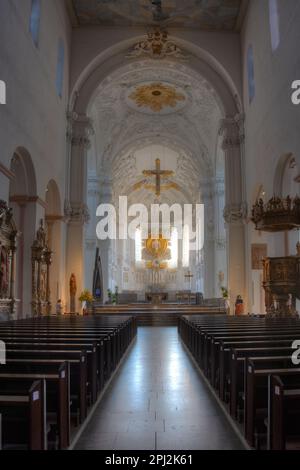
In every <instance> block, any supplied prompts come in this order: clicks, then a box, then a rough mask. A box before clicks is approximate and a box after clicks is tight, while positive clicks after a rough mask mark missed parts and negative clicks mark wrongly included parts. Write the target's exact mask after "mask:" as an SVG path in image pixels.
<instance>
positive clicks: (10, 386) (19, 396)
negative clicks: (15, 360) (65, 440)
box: [0, 376, 46, 450]
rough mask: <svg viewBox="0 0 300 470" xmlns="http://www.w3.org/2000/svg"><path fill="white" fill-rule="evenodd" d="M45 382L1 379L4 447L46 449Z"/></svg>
mask: <svg viewBox="0 0 300 470" xmlns="http://www.w3.org/2000/svg"><path fill="white" fill-rule="evenodd" d="M45 403H46V393H45V381H44V380H43V379H40V380H34V381H32V380H31V379H30V378H26V379H23V378H22V379H20V378H19V377H18V378H14V377H9V376H7V377H5V379H3V377H1V376H0V414H1V415H2V439H3V448H4V449H5V448H9V447H8V446H10V448H12V447H14V446H16V445H17V446H20V445H22V446H25V448H27V449H28V450H45V442H46V425H45V421H46V420H45Z"/></svg>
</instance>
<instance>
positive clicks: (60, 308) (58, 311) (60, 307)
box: [56, 299, 63, 316]
mask: <svg viewBox="0 0 300 470" xmlns="http://www.w3.org/2000/svg"><path fill="white" fill-rule="evenodd" d="M62 314H63V303H62V301H61V299H58V301H57V304H56V315H58V316H60V315H62Z"/></svg>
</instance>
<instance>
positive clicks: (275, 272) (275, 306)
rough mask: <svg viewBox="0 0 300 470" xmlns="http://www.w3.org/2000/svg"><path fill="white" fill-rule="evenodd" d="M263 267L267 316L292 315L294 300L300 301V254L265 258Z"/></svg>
mask: <svg viewBox="0 0 300 470" xmlns="http://www.w3.org/2000/svg"><path fill="white" fill-rule="evenodd" d="M298 250H299V246H298ZM263 267H264V279H263V286H264V289H265V293H266V310H267V314H268V315H276V316H291V315H293V314H294V313H295V311H296V309H295V306H296V298H298V299H300V253H299V254H298V255H297V256H286V257H277V258H266V259H264V260H263Z"/></svg>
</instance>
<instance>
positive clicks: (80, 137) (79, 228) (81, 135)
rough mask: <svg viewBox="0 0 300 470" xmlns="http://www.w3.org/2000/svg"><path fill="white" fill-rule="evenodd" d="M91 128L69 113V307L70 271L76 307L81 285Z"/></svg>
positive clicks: (87, 217) (67, 260)
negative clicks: (75, 288) (71, 118)
mask: <svg viewBox="0 0 300 470" xmlns="http://www.w3.org/2000/svg"><path fill="white" fill-rule="evenodd" d="M92 132H93V130H92V125H91V121H90V119H89V118H88V117H87V116H85V115H83V116H73V126H72V132H71V133H69V134H68V137H69V144H70V146H71V161H70V188H69V199H68V200H67V201H66V204H65V215H66V218H67V220H68V229H67V244H66V247H67V249H66V299H67V305H68V306H69V307H70V305H69V304H70V293H69V280H70V277H71V274H72V273H74V274H75V276H76V281H77V294H76V297H77V298H76V307H77V311H80V310H79V308H80V305H79V301H78V297H79V295H80V293H81V291H82V290H83V288H84V224H85V223H87V222H88V221H89V211H88V208H87V151H88V149H89V146H90V135H91V133H92Z"/></svg>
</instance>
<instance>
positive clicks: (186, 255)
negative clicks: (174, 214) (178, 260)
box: [182, 225, 190, 268]
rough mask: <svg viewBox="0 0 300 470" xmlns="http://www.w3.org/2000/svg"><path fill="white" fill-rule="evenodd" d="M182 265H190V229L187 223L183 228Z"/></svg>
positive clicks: (186, 266)
mask: <svg viewBox="0 0 300 470" xmlns="http://www.w3.org/2000/svg"><path fill="white" fill-rule="evenodd" d="M182 266H183V267H184V268H188V267H189V266H190V229H189V226H188V225H185V226H184V228H183V240H182Z"/></svg>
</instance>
